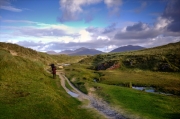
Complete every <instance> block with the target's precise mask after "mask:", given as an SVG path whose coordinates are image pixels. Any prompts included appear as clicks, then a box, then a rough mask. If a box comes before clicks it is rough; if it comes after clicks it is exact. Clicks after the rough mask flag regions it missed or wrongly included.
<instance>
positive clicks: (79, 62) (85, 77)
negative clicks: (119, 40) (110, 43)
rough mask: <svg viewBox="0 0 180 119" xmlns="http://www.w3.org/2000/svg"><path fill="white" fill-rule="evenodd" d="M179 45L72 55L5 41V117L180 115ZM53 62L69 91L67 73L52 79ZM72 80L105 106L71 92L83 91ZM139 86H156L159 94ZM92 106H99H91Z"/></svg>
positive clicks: (0, 57)
mask: <svg viewBox="0 0 180 119" xmlns="http://www.w3.org/2000/svg"><path fill="white" fill-rule="evenodd" d="M179 48H180V43H179V42H177V43H172V44H168V45H165V46H160V47H156V48H151V49H143V50H140V51H129V52H121V53H107V54H98V55H94V56H88V55H87V56H86V55H83V56H68V55H48V54H46V53H41V52H37V51H34V50H31V49H28V48H24V47H21V46H18V45H15V44H8V43H0V68H1V70H0V110H1V111H0V115H1V116H0V117H1V118H4V119H6V118H8V119H15V118H27V119H31V118H42V119H45V118H47V119H48V118H73V119H81V118H86V117H88V118H89V119H90V118H92V119H95V118H102V119H103V118H130V119H152V118H153V119H176V118H179V117H180V101H179V99H180V97H179V96H180V88H179V87H180V73H179V72H180V70H179V69H180V60H179V59H180V54H179V50H180V49H179ZM51 63H55V65H56V66H57V68H58V70H57V71H60V72H61V73H62V74H64V76H65V77H67V79H68V80H67V81H65V80H64V81H65V82H63V83H64V86H65V87H66V88H67V89H68V91H66V90H65V89H64V88H63V86H62V85H61V82H60V81H63V79H65V77H63V75H62V74H61V75H60V78H59V77H56V79H52V75H51V74H50V73H48V72H47V71H46V69H48V70H50V66H49V64H51ZM63 64H69V65H63ZM61 65H62V66H61ZM60 66H61V67H60ZM68 81H70V82H71V83H72V85H73V86H74V87H75V88H77V89H78V90H80V91H81V92H80V93H81V94H84V95H86V96H91V97H92V96H93V97H94V98H95V99H98V100H100V102H103V104H99V103H98V104H97V103H93V102H92V100H88V99H85V100H84V99H83V100H81V99H78V98H77V97H78V95H75V96H74V97H73V96H71V94H72V93H70V92H74V93H75V92H77V91H74V90H75V89H74V88H72V86H70V85H71V84H69V83H68ZM133 87H152V88H153V89H154V91H155V92H157V93H151V92H146V91H145V90H143V89H142V90H135V89H133ZM67 92H69V93H67ZM158 92H163V93H167V94H171V95H165V94H161V93H158ZM72 95H73V94H72ZM89 104H91V106H92V107H93V106H94V108H95V109H92V108H87V107H86V106H88V105H89ZM104 104H106V105H105V106H104ZM97 105H99V106H97ZM101 105H102V106H101ZM107 105H108V106H109V107H108V106H107ZM102 107H103V108H102ZM106 109H112V110H113V111H114V112H112V113H114V114H113V115H116V116H112V117H111V116H109V117H108V114H107V115H106V113H105V115H106V116H103V115H102V113H103V111H104V112H106ZM107 112H108V111H107ZM112 113H111V114H112ZM118 114H121V115H123V117H119V116H117V115H118Z"/></svg>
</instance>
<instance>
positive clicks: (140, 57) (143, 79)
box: [65, 42, 180, 119]
mask: <svg viewBox="0 0 180 119" xmlns="http://www.w3.org/2000/svg"><path fill="white" fill-rule="evenodd" d="M179 48H180V42H178V43H174V44H169V45H166V46H161V47H156V48H152V49H146V50H142V51H135V52H124V53H112V54H103V55H96V56H94V57H88V58H86V59H84V60H82V61H80V63H79V64H74V65H72V66H69V67H67V68H66V70H65V71H66V75H67V77H69V78H70V79H72V78H73V77H75V78H76V79H77V80H73V81H72V82H73V83H76V84H78V82H83V84H84V85H83V86H84V87H83V86H79V87H78V88H80V89H81V88H82V87H83V88H87V89H88V87H89V86H90V87H94V88H95V89H96V91H95V93H97V94H98V95H99V96H101V97H103V99H104V100H106V101H107V102H109V104H111V105H113V106H116V107H117V108H123V109H124V110H127V112H131V113H134V114H135V115H139V116H140V117H142V118H148V119H151V118H153V119H175V118H180V101H179V100H180V97H179V96H166V95H158V94H151V93H146V92H143V91H137V90H134V89H130V88H126V87H119V86H115V85H119V84H125V85H126V84H129V83H132V84H133V85H139V86H142V85H143V86H154V87H156V88H157V89H160V90H163V91H167V92H171V93H174V94H178V95H179V92H180V88H179V87H180V74H179V68H180V61H179V59H180V55H179V51H180V49H179ZM130 59H131V60H133V62H134V64H133V66H129V65H127V64H126V61H128V60H130ZM113 60H116V61H118V62H120V64H121V67H120V68H119V69H117V70H105V71H95V70H91V69H95V67H96V66H97V65H99V64H101V63H103V62H107V63H108V62H109V61H113ZM139 61H143V62H140V63H138V62H139ZM158 63H159V64H160V63H168V64H169V65H170V66H172V70H170V72H166V71H165V72H164V71H156V70H154V68H158V66H157V65H158ZM173 68H174V69H178V70H173ZM94 78H96V79H98V80H100V81H99V83H92V82H93V79H94ZM81 84H82V83H81ZM112 84H113V85H112ZM83 88H82V89H81V90H84V89H83ZM127 114H129V113H127ZM133 118H135V117H133Z"/></svg>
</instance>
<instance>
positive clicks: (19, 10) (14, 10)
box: [0, 6, 22, 12]
mask: <svg viewBox="0 0 180 119" xmlns="http://www.w3.org/2000/svg"><path fill="white" fill-rule="evenodd" d="M0 9H4V10H8V11H12V12H22V10H21V9H18V8H15V7H13V6H1V7H0Z"/></svg>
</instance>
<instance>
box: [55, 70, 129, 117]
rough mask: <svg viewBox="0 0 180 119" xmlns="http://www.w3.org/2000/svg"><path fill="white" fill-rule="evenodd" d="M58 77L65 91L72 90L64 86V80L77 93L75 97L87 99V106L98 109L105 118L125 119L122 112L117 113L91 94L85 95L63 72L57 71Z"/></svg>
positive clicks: (81, 99)
mask: <svg viewBox="0 0 180 119" xmlns="http://www.w3.org/2000/svg"><path fill="white" fill-rule="evenodd" d="M57 75H59V78H60V79H61V86H62V87H63V88H64V89H65V90H66V92H67V93H69V92H72V91H70V90H69V89H67V88H66V86H65V80H66V81H67V82H68V83H69V85H70V86H71V87H72V88H73V90H74V93H76V94H77V96H76V98H78V99H79V100H80V101H83V100H84V99H85V100H88V101H89V102H90V103H89V106H90V107H93V108H95V109H96V110H98V111H99V113H101V114H103V115H104V117H105V118H108V119H127V118H125V117H124V116H123V115H122V114H120V113H118V112H117V111H116V110H114V109H112V107H110V106H109V105H108V104H107V103H106V102H104V101H102V100H100V99H97V98H95V97H94V96H93V95H86V94H84V93H82V92H81V91H79V90H78V89H77V88H75V87H74V86H73V85H72V84H71V83H70V81H69V80H68V79H67V78H66V77H65V76H64V74H63V72H57Z"/></svg>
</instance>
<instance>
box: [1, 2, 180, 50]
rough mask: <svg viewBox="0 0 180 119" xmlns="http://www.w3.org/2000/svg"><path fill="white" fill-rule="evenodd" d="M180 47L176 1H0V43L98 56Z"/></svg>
mask: <svg viewBox="0 0 180 119" xmlns="http://www.w3.org/2000/svg"><path fill="white" fill-rule="evenodd" d="M178 41H180V0H0V42H9V43H15V44H18V45H21V46H24V47H28V48H31V49H34V50H37V51H40V52H46V51H56V52H60V51H64V50H75V49H78V48H81V47H86V48H90V49H97V50H101V51H103V52H110V51H111V50H113V49H115V48H118V47H121V46H126V45H138V46H142V47H146V48H150V47H156V46H160V45H164V44H168V43H173V42H178Z"/></svg>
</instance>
